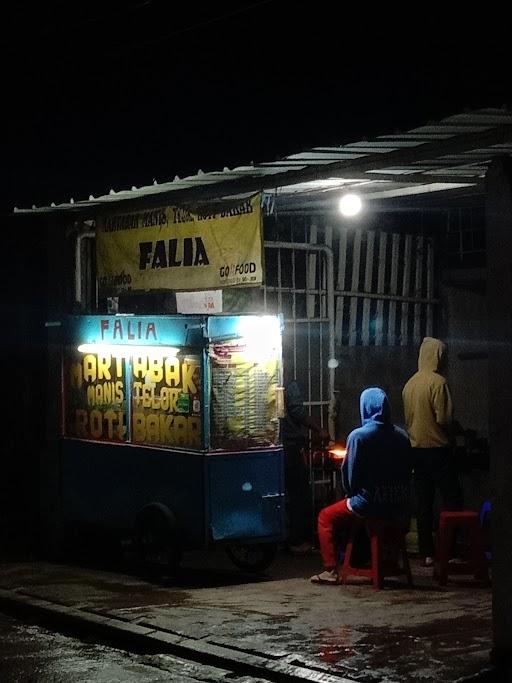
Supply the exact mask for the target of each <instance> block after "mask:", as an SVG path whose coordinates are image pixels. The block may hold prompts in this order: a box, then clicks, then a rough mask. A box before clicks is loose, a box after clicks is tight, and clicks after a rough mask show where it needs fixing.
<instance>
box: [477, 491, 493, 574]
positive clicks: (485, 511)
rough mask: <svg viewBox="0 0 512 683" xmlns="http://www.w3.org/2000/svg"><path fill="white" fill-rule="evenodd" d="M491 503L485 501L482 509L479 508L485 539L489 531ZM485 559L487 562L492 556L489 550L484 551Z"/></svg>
mask: <svg viewBox="0 0 512 683" xmlns="http://www.w3.org/2000/svg"><path fill="white" fill-rule="evenodd" d="M491 510H492V506H491V501H489V500H486V501H484V502H483V504H482V507H481V508H480V526H481V527H482V530H483V531H484V535H485V537H486V539H487V534H488V529H489V524H490V516H491ZM485 557H486V559H487V560H488V561H490V560H491V557H492V554H491V552H490V551H489V550H486V551H485Z"/></svg>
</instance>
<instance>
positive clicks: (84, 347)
mask: <svg viewBox="0 0 512 683" xmlns="http://www.w3.org/2000/svg"><path fill="white" fill-rule="evenodd" d="M78 351H80V353H96V354H98V355H100V356H116V357H118V358H129V357H130V356H136V357H139V356H151V357H152V358H160V357H163V356H165V357H174V356H176V354H177V353H179V349H177V348H176V347H174V346H129V345H128V344H80V346H79V347H78Z"/></svg>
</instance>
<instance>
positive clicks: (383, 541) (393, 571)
mask: <svg viewBox="0 0 512 683" xmlns="http://www.w3.org/2000/svg"><path fill="white" fill-rule="evenodd" d="M361 527H363V528H366V532H367V534H368V536H369V537H370V550H371V564H370V567H354V566H352V565H351V564H350V561H351V557H352V553H353V550H354V541H355V539H356V537H357V533H358V531H359V530H360V529H361ZM405 536H406V529H404V525H403V522H401V521H398V520H387V519H375V518H368V519H358V520H356V521H355V522H354V524H353V525H352V527H351V530H350V536H349V539H348V542H347V547H346V550H345V557H344V560H343V565H342V568H341V575H340V580H341V583H347V578H348V577H349V576H365V577H366V578H368V579H371V580H372V583H373V587H374V588H375V589H376V590H379V589H380V588H382V586H383V584H384V577H386V576H399V575H401V574H405V576H406V577H407V583H408V585H409V586H412V575H411V568H410V566H409V558H408V557H407V550H406V547H405ZM399 559H401V560H402V567H401V568H400V567H399V566H398V560H399Z"/></svg>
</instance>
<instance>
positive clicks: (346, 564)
mask: <svg viewBox="0 0 512 683" xmlns="http://www.w3.org/2000/svg"><path fill="white" fill-rule="evenodd" d="M353 546H354V533H353V531H351V532H350V535H349V537H348V541H347V545H346V548H345V557H344V558H343V565H342V567H341V577H340V582H341V583H346V582H347V577H348V575H349V571H350V567H351V566H352V565H351V564H350V560H351V558H352V549H353Z"/></svg>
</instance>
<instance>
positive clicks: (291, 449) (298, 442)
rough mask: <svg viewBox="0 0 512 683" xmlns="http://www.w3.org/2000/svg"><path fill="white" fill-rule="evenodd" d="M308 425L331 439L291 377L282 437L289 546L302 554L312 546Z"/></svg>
mask: <svg viewBox="0 0 512 683" xmlns="http://www.w3.org/2000/svg"><path fill="white" fill-rule="evenodd" d="M309 429H311V430H312V431H314V432H316V433H317V434H318V435H319V437H320V439H321V440H322V441H328V440H329V432H328V431H327V430H325V429H323V427H320V425H318V424H317V422H316V421H315V420H313V418H312V417H311V416H310V415H309V414H308V413H307V411H306V408H305V407H304V400H303V397H302V391H301V388H300V385H299V384H298V382H297V381H296V380H292V381H291V382H289V383H288V384H287V386H286V389H285V416H284V418H283V420H282V423H281V439H282V442H283V448H284V468H285V487H286V495H287V499H288V518H289V519H288V524H289V544H290V545H289V548H290V550H291V551H292V552H295V553H299V554H300V553H307V552H309V551H310V550H311V549H312V543H311V540H312V535H313V534H312V517H313V501H312V499H311V487H310V484H309V467H308V463H307V459H306V453H305V449H306V444H307V438H308V430H309Z"/></svg>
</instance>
